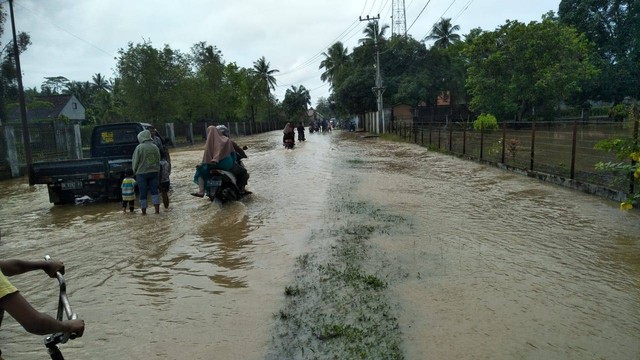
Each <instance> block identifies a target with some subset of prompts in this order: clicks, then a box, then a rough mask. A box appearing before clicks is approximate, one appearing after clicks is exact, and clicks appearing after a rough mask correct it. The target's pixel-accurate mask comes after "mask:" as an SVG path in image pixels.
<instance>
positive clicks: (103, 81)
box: [91, 73, 111, 92]
mask: <svg viewBox="0 0 640 360" xmlns="http://www.w3.org/2000/svg"><path fill="white" fill-rule="evenodd" d="M91 80H93V84H91V87H92V88H93V89H94V90H96V91H98V92H100V91H110V90H111V86H110V85H109V81H108V80H107V78H105V77H104V76H102V74H100V73H96V74H95V75H93V76H92V77H91Z"/></svg>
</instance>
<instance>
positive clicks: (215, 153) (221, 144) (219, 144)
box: [202, 125, 233, 164]
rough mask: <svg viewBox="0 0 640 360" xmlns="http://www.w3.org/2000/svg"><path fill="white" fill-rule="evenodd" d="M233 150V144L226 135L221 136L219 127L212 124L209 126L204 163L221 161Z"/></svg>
mask: <svg viewBox="0 0 640 360" xmlns="http://www.w3.org/2000/svg"><path fill="white" fill-rule="evenodd" d="M231 152H233V144H232V143H231V140H230V139H229V138H228V137H226V136H221V135H220V132H219V131H218V129H217V128H216V127H215V126H213V125H211V126H209V127H208V128H207V141H206V142H205V144H204V156H203V157H202V162H203V163H209V164H210V163H214V162H216V163H217V162H220V160H222V159H224V158H226V157H227V156H229V154H231Z"/></svg>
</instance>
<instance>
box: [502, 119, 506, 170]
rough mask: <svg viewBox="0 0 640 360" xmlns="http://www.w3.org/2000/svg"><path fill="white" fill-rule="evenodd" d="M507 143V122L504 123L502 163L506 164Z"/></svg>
mask: <svg viewBox="0 0 640 360" xmlns="http://www.w3.org/2000/svg"><path fill="white" fill-rule="evenodd" d="M506 143H507V122H506V121H505V122H503V123H502V163H503V164H504V149H505V146H506Z"/></svg>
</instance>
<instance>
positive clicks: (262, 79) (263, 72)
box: [251, 56, 280, 121]
mask: <svg viewBox="0 0 640 360" xmlns="http://www.w3.org/2000/svg"><path fill="white" fill-rule="evenodd" d="M270 66H271V64H270V63H268V62H267V60H265V58H264V56H263V57H261V58H260V59H258V60H256V61H254V62H253V69H251V70H252V72H253V74H254V75H255V76H256V78H257V83H256V84H255V86H257V87H258V89H264V90H261V91H264V95H265V98H266V99H267V102H268V103H269V121H271V99H270V98H271V90H275V89H276V85H277V80H276V78H275V77H274V76H273V74H275V73H277V72H280V70H277V69H270Z"/></svg>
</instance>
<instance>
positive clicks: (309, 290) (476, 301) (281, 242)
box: [0, 131, 640, 360]
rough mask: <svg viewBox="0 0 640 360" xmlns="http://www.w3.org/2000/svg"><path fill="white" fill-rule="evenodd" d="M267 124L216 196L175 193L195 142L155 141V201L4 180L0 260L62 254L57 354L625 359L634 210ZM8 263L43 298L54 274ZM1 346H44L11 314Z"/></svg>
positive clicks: (182, 189) (36, 351) (633, 286)
mask: <svg viewBox="0 0 640 360" xmlns="http://www.w3.org/2000/svg"><path fill="white" fill-rule="evenodd" d="M280 139H281V134H280V133H279V132H272V133H267V134H261V135H256V136H252V137H246V138H240V139H238V142H239V143H240V145H248V146H249V150H248V155H249V159H247V160H246V161H245V165H246V166H247V168H248V169H249V171H250V173H251V179H250V180H249V186H248V187H249V188H250V189H251V190H252V191H253V192H254V194H253V195H251V196H250V197H248V198H245V199H243V201H241V202H236V203H233V204H228V205H225V206H223V207H220V206H219V205H216V204H212V203H210V202H209V201H208V200H205V199H199V198H194V197H192V196H190V195H189V193H190V192H192V191H194V190H195V188H196V185H195V184H193V183H192V178H193V170H194V167H195V165H196V164H197V163H198V162H199V160H200V159H201V157H202V149H201V146H196V147H192V148H180V149H175V150H174V151H173V152H172V154H171V156H172V160H173V174H172V178H171V180H172V184H173V192H172V193H171V195H170V196H171V201H172V203H171V207H170V209H169V211H165V210H161V213H160V214H159V215H155V214H149V215H147V216H145V217H143V216H141V215H140V212H139V210H138V212H137V213H135V214H123V213H122V212H121V208H120V205H119V204H118V203H107V204H97V203H94V204H85V205H76V206H53V205H52V204H50V203H49V202H48V196H47V191H46V188H44V187H29V186H28V185H26V180H25V179H18V180H12V181H4V182H1V183H0V232H1V238H0V254H2V257H3V258H16V257H18V258H27V259H39V258H42V257H43V256H44V255H45V254H50V255H52V256H53V257H55V258H59V259H62V260H64V262H65V264H66V266H67V276H66V278H67V281H68V287H69V293H70V300H71V304H72V305H73V307H74V310H75V311H76V312H77V313H78V314H79V315H80V317H82V318H83V319H85V320H86V324H87V325H86V326H87V329H86V331H85V335H84V336H83V337H82V338H81V339H77V340H73V341H70V342H69V343H68V344H65V345H63V346H62V348H63V354H65V355H66V356H67V357H68V358H69V359H213V358H216V359H218V358H219V359H265V358H273V359H277V358H301V359H306V358H309V359H312V358H320V359H322V358H327V357H329V356H336V357H337V358H350V357H356V356H359V355H362V356H365V357H366V358H393V357H396V358H402V357H404V358H406V359H424V358H434V359H452V358H458V359H514V358H516V359H520V358H537V359H539V358H544V359H585V358H606V359H637V358H639V357H640V312H639V311H638V309H640V241H639V240H640V232H639V231H638V230H639V229H640V226H639V225H638V223H639V221H638V220H640V217H639V216H638V214H637V212H629V213H624V212H620V211H619V210H618V204H616V203H613V202H610V201H607V200H604V199H600V198H595V197H592V196H589V195H585V194H581V193H578V192H575V191H572V190H567V189H564V188H559V187H556V186H553V185H549V184H545V183H541V182H539V181H537V180H534V179H529V178H525V177H521V176H518V175H514V174H511V173H508V172H503V171H500V170H497V169H494V168H491V167H487V166H483V165H479V164H475V163H472V162H466V161H462V160H459V159H457V158H453V157H448V156H445V155H441V154H436V153H433V152H429V151H428V150H426V149H425V148H420V147H417V146H414V145H409V144H398V143H391V142H386V141H383V140H380V139H377V138H368V139H365V138H360V137H358V136H357V135H355V134H353V133H351V134H349V133H341V132H339V131H336V132H334V133H333V134H328V135H321V134H307V141H306V142H305V143H302V144H297V145H296V148H295V149H294V150H284V149H283V147H282V145H281V144H280ZM347 275H348V276H347ZM11 280H12V282H13V283H14V284H15V285H16V286H17V287H18V288H19V289H20V290H21V292H22V293H23V295H24V296H25V297H26V298H27V299H28V300H30V301H31V302H32V303H33V304H34V305H35V307H36V308H38V309H40V310H43V311H47V312H48V313H50V314H54V313H55V308H56V305H57V302H56V298H55V297H56V295H57V284H56V282H55V280H52V279H49V278H48V277H46V276H45V275H44V274H41V273H38V274H36V273H30V274H24V275H20V276H17V277H13V278H11ZM336 280H345V281H344V282H339V281H336ZM362 284H364V285H362ZM379 338H383V339H385V341H377V342H376V344H373V343H371V344H368V343H367V342H368V341H371V340H372V339H379ZM345 341H352V343H353V342H355V343H356V344H355V345H353V344H352V345H353V346H350V347H344V346H341V344H343V343H344V342H345ZM360 341H361V344H365V345H366V346H357V345H358V344H357V343H358V342H360ZM374 345H375V346H374ZM0 348H1V349H2V354H3V357H4V358H5V359H7V360H8V359H42V358H46V356H47V355H46V350H45V348H44V346H43V343H42V337H40V336H31V335H26V334H25V332H24V330H23V329H22V328H21V327H20V326H19V325H18V324H16V322H15V321H13V319H11V318H10V317H8V316H5V320H4V321H3V324H2V329H0ZM340 349H342V350H340ZM340 351H344V352H343V353H340ZM341 354H342V355H341ZM345 354H346V355H345Z"/></svg>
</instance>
